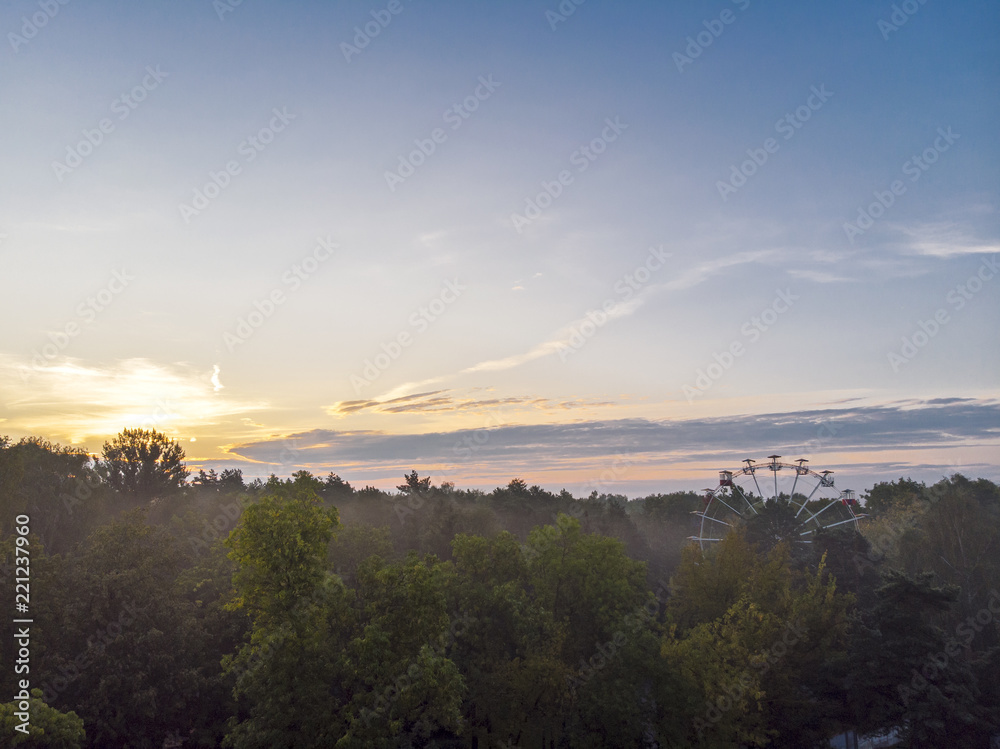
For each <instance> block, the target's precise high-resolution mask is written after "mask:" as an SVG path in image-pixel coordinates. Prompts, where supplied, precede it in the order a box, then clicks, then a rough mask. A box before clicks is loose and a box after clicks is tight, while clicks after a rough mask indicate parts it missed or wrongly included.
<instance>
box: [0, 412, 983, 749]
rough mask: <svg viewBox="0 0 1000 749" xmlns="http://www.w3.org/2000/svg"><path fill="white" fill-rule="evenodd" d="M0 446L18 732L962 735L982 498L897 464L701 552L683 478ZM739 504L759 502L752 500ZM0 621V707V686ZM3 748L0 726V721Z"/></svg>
mask: <svg viewBox="0 0 1000 749" xmlns="http://www.w3.org/2000/svg"><path fill="white" fill-rule="evenodd" d="M184 458H185V456H184V452H183V450H182V449H181V448H180V446H179V445H178V444H177V443H176V442H174V441H172V440H170V439H169V438H168V437H167V436H165V435H163V434H160V433H157V432H143V431H141V430H126V431H124V432H122V433H121V434H120V435H118V437H116V438H115V439H113V440H111V441H109V442H108V443H106V444H105V445H104V448H103V452H102V455H101V456H100V457H92V456H90V455H88V454H87V453H86V452H85V451H83V450H78V449H75V448H66V447H62V446H59V445H56V444H52V443H50V442H48V441H46V440H44V439H42V438H28V439H22V440H20V441H17V442H14V441H12V440H10V439H8V438H0V506H2V509H3V511H2V513H0V532H2V542H0V543H2V545H3V546H2V548H3V560H2V561H3V572H4V575H3V583H4V586H5V590H6V594H7V596H8V600H11V601H13V600H14V594H15V546H16V543H15V542H16V539H17V538H18V536H19V531H18V529H17V527H15V526H16V525H18V524H21V521H20V520H19V521H17V523H15V519H16V518H19V517H23V516H27V517H28V518H29V519H30V523H29V527H30V532H29V534H28V535H27V539H28V542H27V543H28V544H30V546H29V548H30V551H31V553H30V556H31V560H30V565H31V605H32V616H33V618H34V621H35V622H36V623H35V624H34V625H33V629H32V640H31V666H30V681H31V686H32V688H33V689H34V691H32V693H31V705H32V707H31V716H32V720H31V733H30V735H28V736H24V735H22V734H20V733H18V732H16V731H15V730H14V726H15V725H16V722H17V719H16V718H15V714H16V712H17V704H18V703H17V702H16V701H11V702H6V704H0V730H3V731H4V736H5V737H14V738H13V742H14V743H13V744H12V745H13V746H24V747H35V746H38V747H64V748H67V749H69V748H72V747H95V748H96V747H101V748H102V749H103V748H107V747H126V746H127V747H149V748H150V749H152V748H153V747H165V746H175V747H180V746H183V747H185V749H190V748H191V747H220V746H225V747H233V748H234V749H250V748H257V747H260V748H261V749H263V748H264V747H267V748H268V749H272V748H275V747H279V748H280V747H288V748H289V749H291V748H292V747H296V748H301V747H317V748H319V747H408V746H428V747H430V746H437V747H495V746H522V747H603V746H629V747H633V746H660V747H735V746H745V747H756V746H760V747H763V746H796V747H812V746H816V747H819V746H829V742H830V739H831V738H832V737H834V736H836V735H838V734H841V733H843V732H845V731H857V732H859V733H862V734H864V733H867V734H874V733H880V732H883V733H884V732H895V735H896V737H897V739H898V741H899V742H900V743H899V745H901V746H914V747H917V746H920V747H925V746H928V747H929V746H970V747H972V746H984V747H985V746H989V741H990V737H991V735H995V734H997V732H998V731H1000V724H998V716H1000V668H998V666H1000V662H998V661H1000V625H998V617H1000V594H998V593H997V591H998V590H1000V553H998V549H1000V545H998V542H1000V487H998V486H997V485H996V484H994V483H992V482H990V481H987V480H985V479H969V478H966V477H964V476H961V475H957V474H956V475H954V476H951V477H949V478H947V479H943V480H942V481H940V482H938V483H936V484H933V485H931V486H927V485H925V484H923V483H920V482H916V481H912V480H910V479H906V478H900V479H898V480H890V481H885V482H881V483H879V484H877V485H876V486H874V487H873V488H872V489H871V490H870V491H869V492H868V493H867V494H866V496H864V497H863V498H862V500H863V503H864V505H865V511H866V512H867V513H868V515H869V517H867V518H866V519H865V520H864V521H863V522H862V523H861V525H860V531H856V530H854V529H853V527H848V528H837V529H831V530H829V531H827V532H821V533H818V534H817V535H816V536H815V539H814V540H813V542H812V543H809V544H801V543H798V542H797V541H796V540H795V539H793V538H789V537H781V538H775V537H774V536H773V534H771V533H769V532H766V530H767V527H766V526H765V525H763V523H764V521H763V520H757V521H756V522H755V520H749V521H747V522H746V523H745V524H741V525H739V526H735V527H733V528H731V529H730V530H729V532H728V533H727V534H726V535H725V537H724V538H723V540H722V541H720V542H719V543H717V544H715V545H714V546H712V547H711V548H706V549H702V548H700V547H699V546H698V545H697V544H693V543H691V542H690V541H689V540H688V539H689V537H690V536H691V535H692V533H693V530H694V529H695V526H694V525H693V523H694V520H693V516H692V512H696V511H698V510H700V508H701V507H702V504H701V503H702V499H701V496H700V495H699V494H696V493H694V492H675V493H670V494H654V495H650V496H647V497H642V498H637V499H628V498H627V497H624V496H621V495H608V494H598V493H597V492H594V493H592V494H591V495H590V496H588V497H582V498H576V497H573V496H572V495H571V494H570V493H569V492H567V491H565V490H563V491H562V492H560V493H558V494H554V493H552V492H549V491H547V490H545V489H542V488H541V487H538V486H528V485H527V484H526V483H525V482H524V481H522V480H521V479H519V478H514V479H512V480H511V481H510V482H509V484H507V485H506V486H501V487H497V488H496V489H494V490H493V491H492V492H483V491H480V490H475V489H470V490H463V489H460V488H456V487H455V486H453V485H452V484H450V483H442V484H440V485H435V484H434V483H433V481H432V477H431V476H420V475H419V474H418V473H417V472H416V471H412V472H410V473H409V474H407V475H405V476H403V477H402V483H400V484H399V486H398V487H397V489H396V491H395V492H391V491H390V492H386V491H382V490H378V489H375V488H372V487H364V488H360V489H359V488H356V487H354V486H352V485H351V483H350V482H349V481H347V480H345V479H342V478H341V477H340V476H338V475H336V474H333V473H331V474H329V475H327V476H325V477H318V476H314V475H312V474H311V473H309V472H307V471H298V472H296V473H294V474H293V475H292V476H290V477H287V478H279V477H277V476H273V475H272V476H271V477H270V478H269V479H268V480H267V481H260V480H256V481H252V482H249V483H248V482H245V481H244V479H243V476H242V474H241V473H240V472H239V471H238V470H226V471H223V472H222V474H221V475H218V474H216V473H215V472H214V471H208V472H206V471H204V470H199V471H197V472H194V473H190V472H189V471H188V470H187V467H186V466H185V465H184ZM761 517H762V518H763V515H762V516H761ZM0 626H2V627H3V628H4V629H5V631H4V632H3V634H2V641H3V646H2V648H0V652H2V654H3V664H4V668H3V669H2V670H0V685H2V691H0V695H2V698H0V699H2V700H3V701H6V700H8V699H13V698H14V695H16V694H17V693H18V684H17V679H18V678H19V677H18V676H17V675H16V674H15V671H14V668H13V666H12V664H13V663H14V661H15V659H16V650H15V648H16V646H15V644H14V631H13V628H14V626H15V625H14V624H12V622H11V620H10V619H9V618H8V619H7V620H5V621H4V622H3V624H2V625H0ZM4 740H5V741H7V740H8V739H7V738H5V739H4Z"/></svg>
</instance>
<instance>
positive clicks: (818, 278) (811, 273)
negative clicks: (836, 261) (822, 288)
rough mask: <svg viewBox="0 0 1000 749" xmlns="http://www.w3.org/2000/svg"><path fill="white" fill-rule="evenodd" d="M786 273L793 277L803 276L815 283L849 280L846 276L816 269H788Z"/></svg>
mask: <svg viewBox="0 0 1000 749" xmlns="http://www.w3.org/2000/svg"><path fill="white" fill-rule="evenodd" d="M788 275H790V276H792V277H793V278H804V279H805V280H807V281H815V282H816V283H843V282H845V281H850V280H851V279H850V278H847V277H846V276H840V275H837V274H836V273H827V272H826V271H818V270H790V271H788Z"/></svg>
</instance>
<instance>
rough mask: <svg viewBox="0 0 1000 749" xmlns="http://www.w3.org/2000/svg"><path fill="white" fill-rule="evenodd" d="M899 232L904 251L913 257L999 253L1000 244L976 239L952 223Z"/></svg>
mask: <svg viewBox="0 0 1000 749" xmlns="http://www.w3.org/2000/svg"><path fill="white" fill-rule="evenodd" d="M901 231H902V232H903V233H904V234H905V235H906V237H907V240H906V241H905V243H904V247H905V251H906V252H908V253H911V254H915V255H923V256H927V257H937V258H949V257H955V256H958V255H976V254H992V253H997V252H1000V243H997V242H996V241H991V240H980V239H976V238H975V237H973V236H971V235H970V234H969V232H968V230H967V229H966V228H964V227H963V226H962V225H961V224H958V223H956V222H953V221H941V222H936V223H926V224H920V225H918V226H915V227H912V228H906V227H903V228H901Z"/></svg>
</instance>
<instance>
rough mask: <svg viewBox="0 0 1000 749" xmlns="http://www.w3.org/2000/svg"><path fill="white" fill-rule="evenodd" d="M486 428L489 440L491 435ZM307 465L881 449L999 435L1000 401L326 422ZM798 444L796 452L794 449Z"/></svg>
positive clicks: (307, 453) (303, 452) (523, 462)
mask: <svg viewBox="0 0 1000 749" xmlns="http://www.w3.org/2000/svg"><path fill="white" fill-rule="evenodd" d="M487 434H488V439H486V438H484V436H485V435H487ZM293 438H294V439H295V441H296V444H297V445H298V446H299V447H298V450H299V452H298V454H299V458H300V460H299V462H300V463H301V464H302V465H309V464H313V465H317V466H338V465H341V466H342V465H346V464H352V465H373V464H383V465H400V466H411V467H412V466H413V465H415V464H419V463H431V464H442V463H455V462H460V461H461V459H462V456H463V455H464V454H465V453H464V452H463V448H462V446H463V445H469V444H475V445H476V447H477V450H476V453H475V461H476V462H477V463H479V464H490V463H495V464H496V466H497V467H498V468H499V467H503V466H520V467H523V466H527V465H530V466H535V467H536V468H538V469H539V470H545V469H546V468H548V467H552V466H556V465H564V464H568V463H572V462H574V461H578V462H579V461H583V462H590V463H592V462H594V461H595V460H597V459H600V458H603V457H607V456H612V455H631V456H646V457H647V458H648V459H652V460H660V461H688V460H701V461H711V462H713V463H717V464H718V465H720V466H722V467H724V466H725V465H729V464H735V463H738V462H739V461H740V460H742V459H743V458H744V457H747V456H748V455H750V456H755V455H760V456H764V455H767V454H770V453H771V452H777V453H779V454H782V455H785V456H786V458H788V459H792V458H798V457H808V456H809V454H811V453H819V452H836V453H837V454H842V453H851V452H863V453H877V452H888V451H893V450H913V449H924V450H925V449H931V448H944V447H954V446H956V445H964V446H968V445H976V444H978V445H983V444H988V445H995V444H998V443H1000V403H997V402H993V401H983V400H974V399H959V398H948V399H937V400H929V401H905V402H899V403H892V404H887V405H880V406H857V407H853V408H839V409H833V408H831V409H817V410H809V411H801V412H795V413H770V414H758V415H743V416H733V417H724V418H703V419H688V420H660V421H654V420H648V419H620V420H607V421H586V422H574V423H554V424H532V425H517V424H504V423H502V422H501V421H500V420H499V419H493V420H488V421H487V422H486V426H484V428H482V429H460V430H454V431H447V432H431V433H424V434H403V435H401V434H387V433H385V432H380V431H365V432H357V431H336V430H325V429H318V430H313V431H310V432H302V433H299V434H296V435H293ZM285 443H286V440H283V439H270V440H260V441H256V442H248V443H244V444H240V445H236V446H234V447H232V448H231V450H230V452H231V454H233V455H236V456H240V457H243V458H246V459H248V460H254V461H260V462H272V463H280V462H281V461H280V460H278V456H279V455H280V453H281V452H282V450H283V449H284V445H285ZM792 453H795V454H792Z"/></svg>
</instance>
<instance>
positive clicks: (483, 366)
mask: <svg viewBox="0 0 1000 749" xmlns="http://www.w3.org/2000/svg"><path fill="white" fill-rule="evenodd" d="M775 254H776V253H775V252H774V251H772V250H760V251H754V252H739V253H736V254H735V255H729V256H726V257H722V258H718V259H716V260H711V261H708V262H705V263H702V264H700V265H697V266H695V267H693V268H690V269H688V270H686V271H684V272H682V273H681V274H680V275H678V276H677V277H676V278H674V279H672V280H671V281H668V282H666V283H663V284H649V285H647V286H645V287H643V288H641V289H640V290H639V292H638V293H636V294H635V295H634V296H632V297H631V298H629V299H627V300H615V299H612V298H609V299H607V300H605V302H604V304H602V305H601V309H602V310H603V312H602V314H604V315H606V317H607V321H609V322H610V321H612V320H619V319H622V318H625V317H629V316H630V315H632V314H634V313H635V312H636V311H637V310H639V308H640V307H642V305H643V304H644V303H645V302H646V300H647V299H648V298H650V297H652V296H655V295H657V294H659V293H661V292H663V291H679V290H683V289H690V288H693V287H695V286H698V285H699V284H702V283H704V282H705V281H707V280H708V279H710V278H711V277H712V276H714V275H716V274H718V273H721V272H723V271H725V270H727V269H729V268H732V267H735V266H738V265H745V264H747V263H757V262H761V261H763V260H765V259H767V258H770V257H773V256H774V255H775ZM536 275H538V274H536ZM605 324H606V323H605ZM584 325H593V321H592V320H591V318H590V317H589V316H588V315H587V314H584V315H582V316H581V317H578V318H577V319H575V320H573V321H571V322H569V323H567V324H566V325H564V326H562V327H561V328H559V329H558V330H557V331H555V333H553V334H552V335H551V336H550V337H549V338H548V339H547V340H544V341H542V342H541V343H537V344H535V345H534V346H532V347H531V348H530V349H528V350H527V351H525V352H523V353H520V354H512V355H510V356H505V357H501V358H499V359H487V360H486V361H481V362H479V363H478V364H473V365H471V366H469V367H466V368H465V369H462V370H459V371H458V372H456V373H454V374H450V375H441V376H439V377H433V378H431V379H428V380H421V381H420V382H407V383H403V384H402V385H399V386H397V387H395V388H393V389H392V390H391V391H389V392H388V393H385V394H384V395H383V396H382V397H383V398H387V397H394V396H397V395H404V394H407V393H409V392H410V391H412V390H413V389H414V388H418V387H424V386H427V385H432V384H438V383H441V382H447V381H449V380H453V379H455V378H457V377H460V376H462V375H467V374H475V373H477V372H498V371H502V370H506V369H513V368H515V367H520V366H521V365H523V364H527V363H528V362H531V361H534V360H535V359H541V358H542V357H545V356H549V355H551V354H557V353H559V352H560V351H563V350H565V349H567V348H574V345H573V342H574V340H576V339H577V338H578V337H579V335H580V329H581V327H582V326H584Z"/></svg>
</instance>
